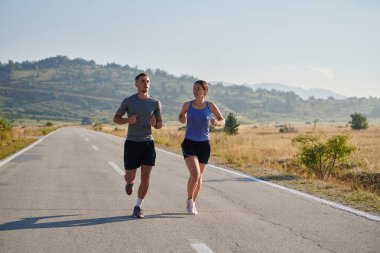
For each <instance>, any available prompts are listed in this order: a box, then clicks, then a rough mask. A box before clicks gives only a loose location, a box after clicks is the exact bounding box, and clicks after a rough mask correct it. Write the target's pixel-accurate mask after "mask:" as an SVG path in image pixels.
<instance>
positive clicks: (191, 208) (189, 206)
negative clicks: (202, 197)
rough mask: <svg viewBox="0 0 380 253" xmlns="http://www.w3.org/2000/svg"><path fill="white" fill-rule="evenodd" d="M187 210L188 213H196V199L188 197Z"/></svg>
mask: <svg viewBox="0 0 380 253" xmlns="http://www.w3.org/2000/svg"><path fill="white" fill-rule="evenodd" d="M186 212H187V213H188V214H195V213H194V201H193V200H192V199H188V200H187V201H186Z"/></svg>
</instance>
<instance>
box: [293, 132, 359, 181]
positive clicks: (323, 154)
mask: <svg viewBox="0 0 380 253" xmlns="http://www.w3.org/2000/svg"><path fill="white" fill-rule="evenodd" d="M348 139H349V136H348V135H346V134H343V135H335V136H332V137H330V138H327V137H325V136H316V135H299V136H297V137H295V138H294V139H292V144H293V145H295V146H297V147H298V152H297V154H296V160H297V161H298V162H299V163H300V164H301V165H303V166H305V167H306V169H308V170H309V172H311V173H313V174H315V175H316V176H317V177H318V178H320V179H324V180H325V179H328V178H329V177H330V176H331V174H332V173H333V172H334V171H335V170H336V169H337V166H336V165H337V164H338V163H340V162H344V161H346V160H347V158H349V156H350V155H351V153H352V152H353V151H355V150H356V148H355V147H353V146H349V145H348V144H347V141H348Z"/></svg>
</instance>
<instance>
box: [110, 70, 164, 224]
mask: <svg viewBox="0 0 380 253" xmlns="http://www.w3.org/2000/svg"><path fill="white" fill-rule="evenodd" d="M135 85H136V88H137V93H136V94H134V95H132V96H130V97H127V98H125V99H124V100H123V102H122V103H121V105H120V107H119V109H118V110H117V112H116V113H115V116H114V119H113V122H114V123H116V124H129V126H128V134H127V138H126V140H125V143H124V168H125V171H126V173H125V181H126V185H125V191H126V193H127V194H128V195H131V194H132V192H133V189H134V182H135V178H136V170H137V168H139V167H141V183H140V186H139V189H138V194H137V195H138V197H137V201H136V205H135V207H134V209H133V214H132V215H133V217H135V218H143V217H144V214H143V211H142V209H141V205H142V203H143V201H144V198H145V196H146V194H147V192H148V188H149V177H150V173H151V171H152V167H153V166H154V164H155V160H156V150H155V147H154V142H153V138H152V127H154V128H156V129H159V128H161V127H162V118H161V103H160V101H158V100H157V99H154V98H153V97H151V96H150V95H149V87H150V80H149V76H148V75H147V74H146V73H141V74H139V75H138V76H136V78H135ZM125 113H127V115H128V117H127V118H123V115H124V114H125Z"/></svg>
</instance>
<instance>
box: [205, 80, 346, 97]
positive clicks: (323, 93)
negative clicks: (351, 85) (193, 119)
mask: <svg viewBox="0 0 380 253" xmlns="http://www.w3.org/2000/svg"><path fill="white" fill-rule="evenodd" d="M211 83H212V84H218V83H219V84H222V85H224V86H231V85H236V84H233V83H228V82H211ZM242 85H244V86H247V87H250V88H252V89H253V90H257V89H265V90H277V91H285V92H289V91H292V92H294V93H295V94H297V95H298V96H300V97H301V98H302V99H305V100H306V99H308V98H309V97H314V98H321V99H327V98H329V97H334V98H335V99H345V98H347V97H346V96H343V95H341V94H338V93H336V92H333V91H330V90H327V89H321V88H312V89H304V88H301V87H295V86H290V85H286V84H281V83H257V84H247V83H244V84H242Z"/></svg>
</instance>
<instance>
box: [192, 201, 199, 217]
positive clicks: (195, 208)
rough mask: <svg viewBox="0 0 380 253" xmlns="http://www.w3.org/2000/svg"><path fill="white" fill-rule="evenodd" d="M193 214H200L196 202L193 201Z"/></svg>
mask: <svg viewBox="0 0 380 253" xmlns="http://www.w3.org/2000/svg"><path fill="white" fill-rule="evenodd" d="M193 214H198V211H197V207H196V206H195V202H193Z"/></svg>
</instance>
